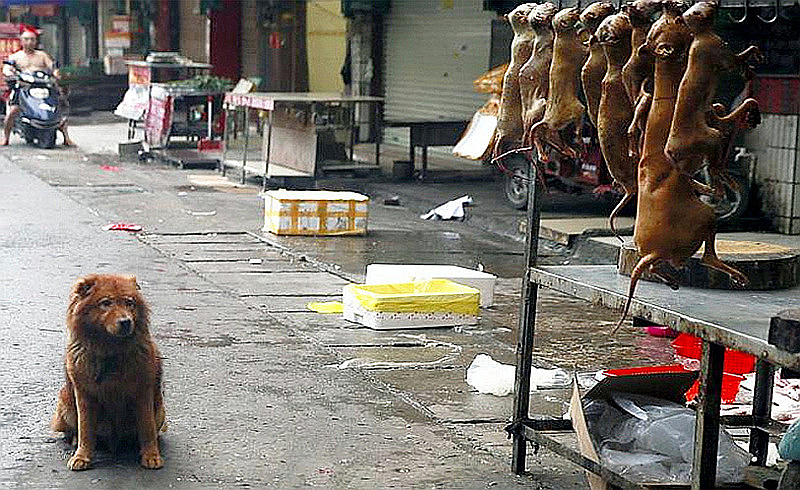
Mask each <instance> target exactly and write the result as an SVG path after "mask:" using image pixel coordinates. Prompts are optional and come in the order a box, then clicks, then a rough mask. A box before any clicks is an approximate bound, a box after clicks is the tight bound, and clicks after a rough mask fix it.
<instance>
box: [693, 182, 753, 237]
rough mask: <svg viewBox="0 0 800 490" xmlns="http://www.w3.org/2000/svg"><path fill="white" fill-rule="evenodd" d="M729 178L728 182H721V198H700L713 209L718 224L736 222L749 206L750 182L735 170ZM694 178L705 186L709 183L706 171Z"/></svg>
mask: <svg viewBox="0 0 800 490" xmlns="http://www.w3.org/2000/svg"><path fill="white" fill-rule="evenodd" d="M729 176H730V180H725V181H724V182H723V196H722V198H716V197H714V196H700V199H701V200H703V202H705V203H706V204H708V205H709V206H711V207H712V208H714V214H716V216H717V223H719V224H722V223H731V222H733V221H736V220H737V219H739V218H740V217H741V216H742V215H743V214H744V213H745V212H746V211H747V208H748V206H749V205H750V181H749V180H748V178H747V177H746V176H745V175H742V174H741V173H738V172H736V171H735V170H734V171H732V172H731V173H730V174H729ZM695 178H696V179H697V180H698V181H700V182H703V183H705V184H708V183H709V182H710V179H709V175H708V172H707V171H706V170H701V171H700V172H698V173H697V175H696V176H695Z"/></svg>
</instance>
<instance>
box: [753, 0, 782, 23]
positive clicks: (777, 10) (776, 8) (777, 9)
mask: <svg viewBox="0 0 800 490" xmlns="http://www.w3.org/2000/svg"><path fill="white" fill-rule="evenodd" d="M773 9H774V13H775V15H773V16H772V18H770V19H765V18H764V17H761V16H760V15H758V14H756V17H758V20H760V21H761V22H763V23H765V24H772V23H773V22H775V21H776V20H778V17H779V16H780V11H781V0H775V6H774V7H773Z"/></svg>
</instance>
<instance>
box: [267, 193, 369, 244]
mask: <svg viewBox="0 0 800 490" xmlns="http://www.w3.org/2000/svg"><path fill="white" fill-rule="evenodd" d="M368 203H369V197H367V196H364V195H362V194H358V193H356V192H347V191H290V190H286V189H279V190H274V191H268V192H265V193H264V228H263V230H264V231H269V232H272V233H274V234H276V235H365V234H366V233H367V218H368V210H367V204H368Z"/></svg>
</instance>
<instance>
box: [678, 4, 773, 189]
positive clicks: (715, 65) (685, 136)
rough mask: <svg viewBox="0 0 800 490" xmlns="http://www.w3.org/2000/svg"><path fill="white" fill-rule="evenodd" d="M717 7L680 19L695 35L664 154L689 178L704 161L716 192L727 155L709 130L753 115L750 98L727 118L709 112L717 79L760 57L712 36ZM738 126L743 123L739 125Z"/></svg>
mask: <svg viewBox="0 0 800 490" xmlns="http://www.w3.org/2000/svg"><path fill="white" fill-rule="evenodd" d="M716 12H717V2H715V1H704V2H699V3H696V4H694V5H693V6H692V7H691V8H690V9H689V10H687V11H686V12H685V13H684V14H683V18H684V20H685V21H686V23H687V24H688V26H689V28H690V29H691V30H692V32H693V34H694V40H693V41H692V44H691V46H690V47H689V58H688V64H687V68H686V73H685V74H684V76H683V79H682V80H681V84H680V87H679V89H678V100H677V102H676V105H675V115H674V116H673V119H672V125H671V127H670V132H669V138H668V139H667V143H666V147H665V148H664V152H665V153H666V155H667V158H669V159H670V161H672V163H673V164H675V165H677V166H678V167H679V168H681V170H683V171H685V172H687V173H689V174H693V173H694V172H696V171H697V170H698V169H699V168H700V167H701V166H702V165H703V164H704V162H705V163H707V164H708V170H709V173H710V174H711V176H712V182H711V184H712V187H715V188H717V190H718V191H720V192H721V185H720V183H721V182H720V181H721V180H722V179H724V178H726V175H727V168H726V162H725V161H724V160H723V157H724V155H725V153H726V150H727V145H726V137H725V135H724V134H723V133H722V132H721V131H719V130H718V129H715V128H714V127H711V126H709V124H708V121H709V119H711V120H712V124H713V125H714V126H732V125H734V124H735V123H748V122H749V123H750V125H751V126H752V125H753V124H752V123H753V121H754V119H755V118H754V117H753V116H752V114H757V113H758V103H757V102H756V101H755V99H747V100H745V101H744V102H742V103H741V104H740V105H739V107H737V108H735V109H733V111H731V113H730V114H729V115H726V116H723V117H719V116H718V115H717V113H716V112H715V111H714V110H713V109H712V107H711V100H712V98H713V97H714V94H715V92H716V89H717V84H718V82H719V76H720V74H721V73H723V72H725V71H731V70H734V69H739V70H743V68H744V67H745V62H746V60H747V58H748V57H749V56H751V55H755V56H760V53H759V52H758V49H757V48H756V47H755V46H751V47H750V48H748V49H746V50H745V51H743V52H742V53H741V54H738V55H736V54H734V53H733V52H732V51H731V50H730V49H729V48H728V47H727V45H726V44H725V42H724V41H723V40H722V39H721V38H720V37H719V36H718V35H716V34H715V33H714V32H713V27H714V17H715V16H716ZM739 125H742V124H739Z"/></svg>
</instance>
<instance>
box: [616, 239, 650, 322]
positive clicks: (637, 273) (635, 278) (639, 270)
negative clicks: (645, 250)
mask: <svg viewBox="0 0 800 490" xmlns="http://www.w3.org/2000/svg"><path fill="white" fill-rule="evenodd" d="M660 260H661V258H660V257H659V256H658V255H657V254H655V253H651V254H648V255H645V256H644V257H642V258H641V259H639V262H637V263H636V267H634V268H633V271H632V272H631V285H630V286H629V287H628V299H627V301H625V308H623V309H622V318H620V319H619V321H618V322H617V326H616V327H614V330H613V331H612V332H611V333H612V334H615V333H617V330H619V327H621V326H622V322H624V321H625V317H626V316H628V310H629V309H630V307H631V300H633V293H634V291H636V283H637V282H639V278H640V277H641V275H642V274H643V273H644V271H646V270H647V269H648V268H650V266H652V265H655V264H656V263H658V262H659V261H660Z"/></svg>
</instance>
